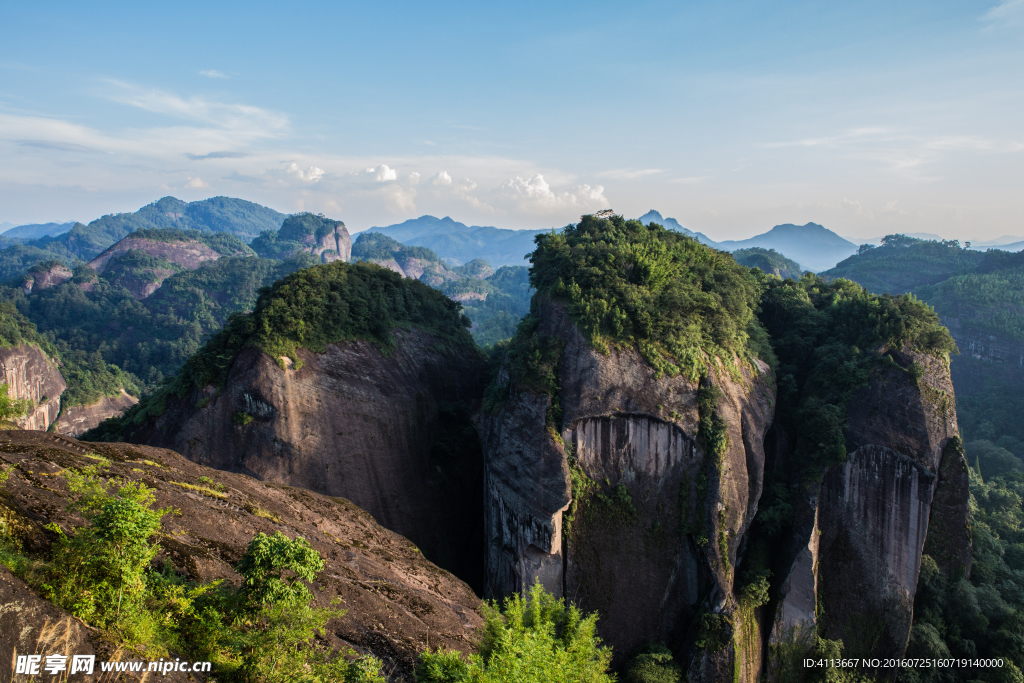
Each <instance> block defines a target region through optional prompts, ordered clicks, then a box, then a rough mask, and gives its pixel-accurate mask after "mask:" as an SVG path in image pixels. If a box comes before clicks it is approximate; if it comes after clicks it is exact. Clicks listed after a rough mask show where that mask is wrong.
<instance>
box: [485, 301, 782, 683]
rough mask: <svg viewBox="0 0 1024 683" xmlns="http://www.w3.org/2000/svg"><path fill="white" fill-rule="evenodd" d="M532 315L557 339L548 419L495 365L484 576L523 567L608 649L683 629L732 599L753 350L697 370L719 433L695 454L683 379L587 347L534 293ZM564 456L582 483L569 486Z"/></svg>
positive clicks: (754, 494) (755, 490)
mask: <svg viewBox="0 0 1024 683" xmlns="http://www.w3.org/2000/svg"><path fill="white" fill-rule="evenodd" d="M540 316H541V322H540V326H539V327H538V333H540V334H547V335H553V336H556V337H557V338H558V339H559V340H561V341H563V342H564V343H565V347H564V351H563V354H562V361H561V364H560V369H559V377H560V381H561V391H560V393H559V400H560V404H561V407H562V410H563V417H562V422H561V425H560V428H561V431H560V432H559V433H552V431H550V430H548V429H547V428H546V427H545V423H546V418H547V411H548V409H549V407H550V405H551V398H550V397H549V396H547V395H543V394H535V393H530V392H526V391H519V390H517V388H516V387H515V386H514V384H512V383H510V382H509V380H508V377H507V376H501V377H499V383H502V382H504V383H507V384H508V386H507V389H506V391H507V397H506V402H505V403H504V405H503V406H502V407H501V409H500V410H499V411H498V412H497V413H496V414H495V415H493V416H491V417H489V418H488V420H487V425H486V430H487V437H486V438H487V441H486V444H485V448H486V454H487V497H488V502H487V508H486V513H487V530H488V537H489V539H490V541H491V543H490V545H489V546H488V563H487V581H488V584H487V588H488V592H489V593H490V594H494V595H499V594H503V593H508V592H513V591H522V590H523V589H524V588H525V587H527V586H529V585H530V584H531V583H532V582H533V581H534V580H535V579H539V580H541V581H542V582H543V583H544V584H545V585H546V586H548V588H549V589H551V590H555V591H556V592H557V593H558V594H564V595H565V596H566V597H569V598H571V599H573V600H574V601H576V602H577V603H578V604H580V606H581V607H582V608H584V609H585V610H598V611H599V612H600V614H601V619H600V621H599V623H598V629H599V632H600V635H601V636H602V638H604V639H605V640H606V641H607V642H609V643H610V644H612V645H613V646H614V648H615V650H616V654H617V660H618V661H621V660H622V658H623V657H625V656H626V655H628V654H629V652H630V651H631V650H632V649H634V648H635V647H637V646H639V645H641V644H643V643H644V642H647V641H662V642H671V641H672V640H673V636H674V635H675V634H676V633H678V632H680V631H681V632H682V633H684V634H685V633H686V631H687V630H688V629H689V628H691V626H692V622H693V619H694V617H695V615H696V614H697V613H698V611H699V610H700V609H702V608H703V609H718V610H723V609H724V610H726V611H729V610H731V609H732V608H733V607H734V604H733V602H732V601H731V599H730V597H729V596H730V595H731V593H732V582H733V580H734V578H735V576H734V575H735V572H734V571H733V568H732V565H733V563H734V562H735V555H736V552H737V549H738V547H739V544H740V541H741V539H742V537H743V534H744V533H745V532H746V529H747V527H748V526H749V524H750V521H751V520H752V519H753V516H754V514H755V513H756V503H757V499H758V498H759V496H760V492H761V482H762V478H763V466H764V452H763V440H764V434H765V431H766V430H767V429H768V426H769V424H770V422H771V418H772V414H773V397H774V384H773V380H772V378H771V375H770V373H769V372H768V371H767V368H766V367H765V366H762V365H757V366H756V367H753V368H751V367H743V368H742V369H741V370H738V371H737V374H733V373H730V372H729V371H727V370H726V369H725V368H724V367H719V368H717V369H716V370H715V371H714V372H713V373H712V376H711V377H710V378H709V380H710V381H711V382H712V383H714V385H715V386H716V387H718V388H719V390H720V392H721V393H720V397H719V399H718V401H717V406H716V410H717V411H718V413H719V414H720V415H721V416H722V417H723V419H724V420H725V421H726V424H727V425H728V436H729V447H728V449H727V451H726V453H725V454H724V456H723V458H722V462H721V466H720V467H719V468H716V467H715V466H714V465H710V468H709V462H708V458H707V456H706V454H705V453H703V451H702V449H701V447H700V446H699V445H698V443H697V427H698V422H699V416H698V411H697V392H698V389H699V387H698V385H697V383H696V382H692V381H689V380H687V379H685V378H684V377H675V378H669V377H657V376H656V373H655V371H654V369H653V368H652V367H651V366H650V365H648V364H647V363H646V362H645V361H644V360H643V359H642V358H641V357H640V355H639V354H638V353H637V352H636V351H635V350H633V349H620V350H612V351H611V352H610V353H609V354H607V355H602V354H601V353H599V352H597V351H595V350H593V349H592V348H591V347H590V345H589V343H588V342H587V341H586V339H585V338H584V337H583V335H582V334H580V332H579V331H578V330H577V329H576V327H575V325H574V324H573V323H572V322H571V321H570V320H569V318H568V316H567V315H566V313H565V311H564V309H563V308H562V307H561V306H560V305H558V304H554V303H551V302H544V303H543V304H542V308H541V313H540ZM572 467H577V468H578V469H579V472H580V473H581V474H583V475H585V476H586V479H587V480H589V481H590V482H591V483H590V485H589V486H590V488H589V489H588V490H587V491H584V490H582V489H580V490H577V491H575V492H574V491H573V484H572V483H571V482H572V479H573V476H574V475H573V473H572V470H571V468H572ZM576 476H577V477H578V476H579V475H576ZM574 495H575V496H576V499H575V500H574ZM572 505H574V507H570V506H572ZM720 537H721V538H722V539H723V541H722V542H721V543H719V542H718V540H717V539H719V538H720ZM731 661H732V660H731V658H730V659H729V662H730V666H731ZM701 666H702V667H703V668H705V669H707V670H708V671H712V672H714V671H717V670H718V668H719V667H718V665H717V664H715V663H714V662H711V663H705V664H702V665H701ZM723 666H724V664H723ZM730 672H731V669H730ZM709 675H715V674H713V673H712V674H709ZM730 675H731V673H730Z"/></svg>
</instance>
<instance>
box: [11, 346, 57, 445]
mask: <svg viewBox="0 0 1024 683" xmlns="http://www.w3.org/2000/svg"><path fill="white" fill-rule="evenodd" d="M0 371H2V372H3V380H2V381H3V382H4V383H6V384H7V386H8V390H7V391H8V393H7V395H8V396H10V397H11V398H16V399H27V400H29V401H31V402H32V409H31V411H30V412H29V414H28V415H26V416H25V417H22V418H18V419H17V420H15V423H16V424H17V425H18V426H19V427H20V428H22V429H38V430H42V431H45V430H47V429H48V428H49V427H50V425H51V424H53V422H54V420H56V419H57V416H58V415H59V414H60V395H61V394H62V393H64V390H65V389H67V383H65V381H64V377H62V376H61V374H60V370H58V369H57V364H56V363H55V362H54V361H53V359H52V358H50V357H49V356H47V355H46V354H45V353H44V352H43V351H42V350H41V349H40V348H39V347H38V346H36V345H35V344H27V343H26V344H20V345H18V346H12V347H11V348H8V349H3V348H0Z"/></svg>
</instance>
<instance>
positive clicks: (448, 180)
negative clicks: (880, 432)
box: [431, 171, 452, 185]
mask: <svg viewBox="0 0 1024 683" xmlns="http://www.w3.org/2000/svg"><path fill="white" fill-rule="evenodd" d="M431 182H432V183H434V184H435V185H451V184H452V177H451V176H450V175H448V171H441V172H440V173H438V174H437V175H436V176H434V178H433V179H432V180H431Z"/></svg>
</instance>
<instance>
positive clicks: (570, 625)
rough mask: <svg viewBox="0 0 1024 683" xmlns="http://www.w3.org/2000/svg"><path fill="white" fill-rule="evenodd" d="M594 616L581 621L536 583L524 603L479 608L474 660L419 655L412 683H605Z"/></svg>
mask: <svg viewBox="0 0 1024 683" xmlns="http://www.w3.org/2000/svg"><path fill="white" fill-rule="evenodd" d="M596 623H597V615H596V614H591V615H589V616H583V614H581V613H580V611H579V610H578V609H577V608H576V606H575V605H569V606H566V604H565V601H564V600H560V599H556V598H554V597H552V596H551V595H550V594H549V593H547V592H545V591H544V589H543V587H542V586H541V585H540V584H539V583H536V584H534V585H533V587H532V588H531V589H530V591H529V594H528V597H527V598H525V599H524V598H522V597H520V596H519V595H514V596H512V597H510V598H508V599H506V600H505V602H504V603H503V604H502V605H500V606H499V605H497V604H490V605H485V606H484V626H483V639H482V641H481V644H480V648H479V654H476V655H472V656H470V657H469V658H468V661H465V660H463V659H462V658H461V657H460V656H459V655H458V653H455V652H442V651H438V652H424V653H422V654H421V655H420V664H419V667H418V668H417V670H416V680H417V683H462V682H463V681H466V682H468V681H474V682H475V683H506V682H507V681H520V682H521V683H570V682H572V683H576V682H578V683H602V682H604V683H611V681H612V680H614V679H613V677H612V676H610V675H609V674H608V667H609V665H610V663H611V650H609V649H608V648H606V647H602V646H601V644H600V640H599V639H598V638H597V636H596V634H595V627H596Z"/></svg>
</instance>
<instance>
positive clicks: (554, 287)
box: [530, 216, 761, 378]
mask: <svg viewBox="0 0 1024 683" xmlns="http://www.w3.org/2000/svg"><path fill="white" fill-rule="evenodd" d="M536 241H537V249H536V250H535V251H534V252H533V254H532V256H531V261H532V263H533V268H532V269H531V271H530V283H531V284H532V285H533V286H534V287H535V288H536V290H537V292H538V293H540V294H542V295H543V296H546V297H550V298H552V299H555V300H557V301H564V302H565V303H566V304H567V306H568V310H569V315H570V316H571V317H572V318H573V319H574V320H575V321H576V324H577V325H578V326H579V328H580V330H581V331H582V332H583V334H584V335H586V337H587V338H588V339H589V340H590V342H591V344H593V345H594V346H595V347H597V348H607V347H608V346H609V345H617V344H625V345H628V346H633V345H635V346H636V347H637V348H638V349H639V351H640V353H641V354H642V355H643V357H644V358H645V359H646V360H647V361H648V362H649V363H651V365H653V366H654V367H655V368H657V369H658V371H659V372H665V373H667V374H670V375H676V374H679V373H680V372H682V373H684V374H686V375H688V376H691V377H694V378H696V377H698V376H700V375H701V374H704V373H705V372H706V371H707V366H706V363H707V360H706V359H707V358H709V357H712V356H720V357H722V358H723V359H725V360H727V361H731V358H732V356H733V354H740V355H744V354H746V353H748V351H749V345H748V338H749V337H748V332H749V331H750V328H751V326H757V325H758V323H757V321H756V319H755V317H754V310H755V308H756V306H757V301H758V299H759V298H760V294H761V284H760V282H759V279H758V278H757V277H755V276H754V274H753V273H752V272H751V270H750V269H749V268H744V267H743V266H740V265H739V264H737V263H736V261H735V260H734V259H733V258H732V256H730V255H729V254H726V253H724V252H721V251H718V250H715V249H712V248H710V247H707V246H704V245H703V244H701V243H700V242H698V241H696V240H695V239H693V238H691V237H687V236H684V235H682V234H680V233H677V232H673V231H671V230H666V229H664V228H663V227H661V226H660V225H657V224H655V223H651V224H650V225H646V226H645V225H643V224H642V223H640V222H639V221H632V220H631V221H627V220H625V219H623V218H622V217H621V216H612V217H611V218H598V217H595V216H584V217H583V218H582V219H581V220H580V222H579V223H578V224H576V225H570V226H567V227H566V228H564V229H563V230H562V231H561V232H557V233H556V232H554V231H552V232H551V233H549V234H542V235H538V236H537V238H536Z"/></svg>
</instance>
